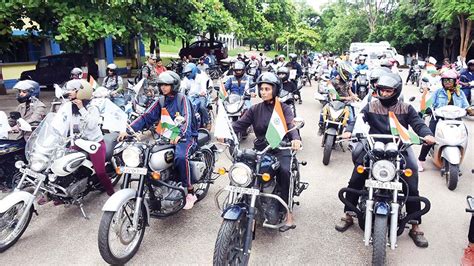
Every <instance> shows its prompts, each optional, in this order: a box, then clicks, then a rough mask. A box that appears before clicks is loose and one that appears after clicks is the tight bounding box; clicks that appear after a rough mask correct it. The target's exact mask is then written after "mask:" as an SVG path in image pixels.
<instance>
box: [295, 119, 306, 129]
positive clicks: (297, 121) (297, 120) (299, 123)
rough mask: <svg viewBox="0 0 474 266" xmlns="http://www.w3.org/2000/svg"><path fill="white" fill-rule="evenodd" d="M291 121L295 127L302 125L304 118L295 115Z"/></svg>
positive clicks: (298, 127)
mask: <svg viewBox="0 0 474 266" xmlns="http://www.w3.org/2000/svg"><path fill="white" fill-rule="evenodd" d="M293 122H294V123H295V127H296V128H297V129H300V128H302V127H304V119H303V118H302V117H295V118H294V119H293Z"/></svg>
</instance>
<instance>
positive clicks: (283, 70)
mask: <svg viewBox="0 0 474 266" xmlns="http://www.w3.org/2000/svg"><path fill="white" fill-rule="evenodd" d="M277 75H278V78H279V79H281V81H287V80H288V78H289V77H290V70H289V69H288V68H287V67H280V68H278V71H277Z"/></svg>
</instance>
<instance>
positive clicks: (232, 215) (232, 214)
mask: <svg viewBox="0 0 474 266" xmlns="http://www.w3.org/2000/svg"><path fill="white" fill-rule="evenodd" d="M245 212H247V211H246V208H245V207H243V206H240V205H235V204H234V205H231V206H229V207H227V208H226V209H225V210H224V211H223V212H222V215H221V217H222V218H224V220H229V221H237V220H239V219H240V217H241V216H242V214H244V213H245Z"/></svg>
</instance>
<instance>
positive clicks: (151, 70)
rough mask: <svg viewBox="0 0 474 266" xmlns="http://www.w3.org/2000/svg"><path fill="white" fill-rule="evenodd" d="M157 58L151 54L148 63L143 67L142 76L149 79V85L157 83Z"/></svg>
mask: <svg viewBox="0 0 474 266" xmlns="http://www.w3.org/2000/svg"><path fill="white" fill-rule="evenodd" d="M157 59H158V58H157V57H156V55H154V54H151V55H149V56H148V60H147V62H146V64H145V65H143V67H142V69H141V76H142V78H144V79H146V80H147V81H148V86H152V87H155V86H156V85H157V79H158V73H156V68H155V66H156V60H157Z"/></svg>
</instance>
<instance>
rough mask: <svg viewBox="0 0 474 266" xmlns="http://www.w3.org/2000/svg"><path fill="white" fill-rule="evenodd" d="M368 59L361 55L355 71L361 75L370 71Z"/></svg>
mask: <svg viewBox="0 0 474 266" xmlns="http://www.w3.org/2000/svg"><path fill="white" fill-rule="evenodd" d="M365 59H366V57H365V56H363V55H361V56H359V63H358V64H357V66H356V67H355V68H354V70H355V71H356V72H357V73H359V72H360V71H361V70H369V66H368V65H367V64H366V63H365Z"/></svg>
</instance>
